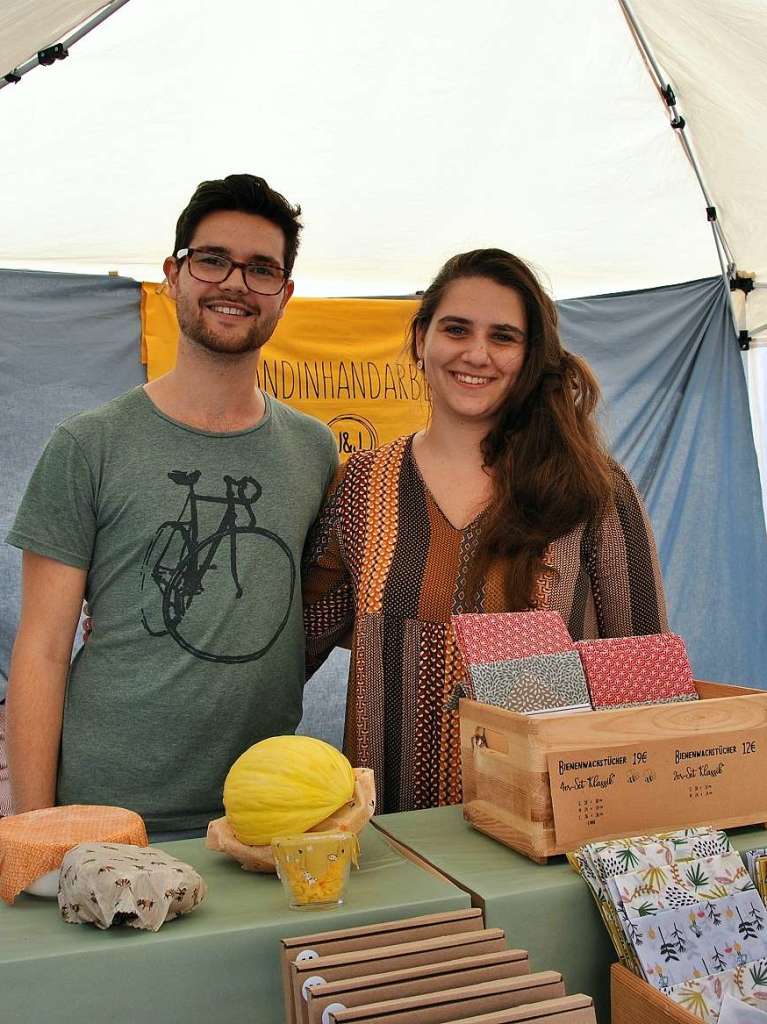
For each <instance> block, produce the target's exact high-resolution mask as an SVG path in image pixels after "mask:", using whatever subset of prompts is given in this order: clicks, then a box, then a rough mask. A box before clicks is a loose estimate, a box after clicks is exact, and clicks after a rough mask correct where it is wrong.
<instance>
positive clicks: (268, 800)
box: [224, 736, 355, 846]
mask: <svg viewBox="0 0 767 1024" xmlns="http://www.w3.org/2000/svg"><path fill="white" fill-rule="evenodd" d="M354 783H355V780H354V771H353V769H352V766H351V765H350V764H349V762H348V760H347V759H346V758H345V757H344V755H343V754H342V753H341V752H340V751H338V750H336V748H335V747H331V745H330V744H329V743H325V742H323V741H322V740H316V739H313V738H312V737H311V736H271V737H269V739H265V740H261V742H260V743H256V744H254V745H253V746H252V747H249V748H248V749H247V750H246V751H245V752H244V753H243V754H241V755H240V756H239V757H238V758H237V760H236V761H235V762H234V764H233V765H232V767H231V768H230V769H229V774H228V775H227V777H226V781H225V782H224V809H225V810H226V817H227V821H228V822H229V824H230V825H231V827H232V831H233V832H234V834H235V836H236V837H237V839H239V840H240V842H242V843H245V844H247V845H248V846H263V845H265V844H267V843H270V842H271V841H272V837H273V836H277V835H282V836H284V835H295V834H296V833H300V832H306V831H307V830H308V829H310V828H312V827H313V826H314V825H316V824H318V822H320V821H322V820H323V819H324V818H327V817H328V816H329V815H330V814H333V813H334V812H335V811H337V810H338V809H339V807H341V806H342V805H343V804H345V803H347V802H348V801H349V800H351V798H352V794H353V793H354Z"/></svg>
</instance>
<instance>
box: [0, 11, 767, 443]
mask: <svg viewBox="0 0 767 1024" xmlns="http://www.w3.org/2000/svg"><path fill="white" fill-rule="evenodd" d="M104 7H105V5H104V4H103V3H101V4H94V3H76V2H74V0H70V2H68V3H61V2H55V3H52V2H50V0H43V2H36V3H34V4H32V3H29V2H26V3H24V2H21V0H0V27H2V29H3V31H2V32H1V33H0V40H2V42H0V75H1V74H2V73H3V72H2V67H4V66H7V67H8V70H10V69H11V68H12V67H14V66H16V65H17V64H18V63H19V60H21V59H23V57H24V55H26V56H30V55H32V54H33V53H35V52H36V50H37V49H38V48H39V47H41V46H45V45H49V44H50V43H51V41H53V39H54V38H58V37H60V36H63V35H64V34H65V33H66V32H67V31H69V30H70V29H71V28H72V27H73V26H74V25H75V24H77V22H78V21H80V20H83V19H87V18H88V17H89V16H90V15H91V14H92V13H93V12H94V11H97V10H99V9H101V8H104ZM630 10H631V12H632V13H633V16H634V17H635V18H636V21H637V24H638V26H639V30H640V33H641V34H642V35H643V36H644V38H645V39H646V41H647V43H648V45H649V48H650V50H651V52H652V55H653V58H654V60H655V61H656V62H657V64H658V65H659V67H660V70H661V74H662V75H663V76H664V78H665V80H667V81H668V82H670V84H671V85H672V87H673V90H674V93H675V95H676V99H677V103H678V108H677V110H678V112H679V113H680V114H682V115H683V116H684V118H685V119H686V121H687V128H686V137H687V139H688V140H689V147H690V149H691V152H692V153H693V154H694V156H695V158H696V160H697V164H698V168H699V175H700V181H699V180H698V177H697V176H696V173H695V172H694V170H693V168H692V167H691V165H690V162H689V160H688V157H687V155H686V153H685V151H684V149H683V146H682V145H681V144H680V138H679V137H678V136H679V133H678V132H675V131H674V130H673V129H672V128H671V127H670V126H669V121H670V113H669V110H668V109H667V107H666V104H665V103H664V102H663V100H662V99H661V97H660V96H659V94H658V91H657V89H656V87H655V85H654V84H653V80H652V78H651V75H650V73H649V70H648V66H646V63H645V61H644V59H643V55H642V54H641V52H640V50H639V49H638V47H637V45H636V41H635V38H634V35H633V34H632V31H631V30H630V27H629V24H628V21H627V18H626V17H625V16H624V10H623V9H622V6H621V4H620V3H619V2H618V0H579V2H578V3H577V4H563V3H562V2H561V0H540V2H539V3H537V4H534V5H531V4H529V3H527V2H522V0H475V2H474V3H473V4H470V5H469V4H466V3H465V2H458V0H420V2H418V3H415V4H414V3H412V2H405V0H369V2H365V3H362V4H360V3H358V2H356V0H329V2H328V3H324V4H316V3H313V2H310V0H303V2H298V3H294V4H290V5H286V4H280V3H272V4H267V3H263V2H261V3H253V2H252V0H219V2H218V3H217V4H216V5H214V6H213V7H212V6H211V5H210V4H209V3H205V2H203V0H184V3H183V4H179V3H173V2H170V0H151V2H150V0H130V2H128V3H127V5H126V6H124V7H122V8H121V9H120V10H118V11H117V12H116V13H115V14H113V15H112V16H111V17H110V18H109V19H108V20H106V21H105V22H104V23H103V24H102V25H101V26H100V27H99V28H98V30H97V31H94V32H93V33H91V34H90V35H88V36H87V37H85V38H84V39H82V41H80V42H79V43H78V44H77V46H76V47H75V48H74V49H73V50H72V53H71V55H70V57H69V58H68V59H67V60H64V61H61V62H57V63H56V64H55V65H54V66H53V67H48V68H37V69H35V70H34V71H33V72H32V73H30V74H28V75H26V76H25V77H24V78H23V79H22V81H21V82H20V83H19V84H17V85H13V86H7V87H6V88H4V89H3V91H2V93H0V118H1V119H2V121H1V123H2V131H3V139H4V142H5V145H4V160H3V161H2V164H1V165H0V224H2V231H1V232H0V266H4V267H26V268H37V269H58V270H71V271H95V272H106V271H108V270H117V271H119V272H120V273H121V274H126V275H130V276H134V277H137V278H144V279H147V278H149V279H154V278H156V277H157V276H158V275H159V273H160V269H159V268H160V264H161V262H162V259H163V257H164V256H166V255H167V254H168V252H169V250H170V248H171V245H172V239H173V228H174V223H175V218H176V216H177V214H178V212H179V211H180V209H181V208H182V207H183V205H184V204H185V202H186V200H187V199H188V197H189V195H190V193H191V191H192V189H193V188H194V186H195V185H196V184H197V182H199V181H200V180H201V179H203V178H207V177H218V176H221V175H224V174H227V173H230V172H232V171H241V170H249V171H253V172H255V173H260V174H263V175H264V176H265V177H266V178H267V179H268V180H269V181H270V183H272V184H273V185H274V186H275V187H276V188H278V189H280V190H281V191H283V192H284V193H285V194H286V195H287V196H288V197H289V198H290V199H291V200H293V201H299V202H301V204H302V205H303V208H304V213H305V222H306V231H305V236H304V242H303V248H302V252H301V254H300V258H299V263H298V266H297V272H296V280H297V286H298V290H299V292H300V293H303V294H305V295H355V294H358V295H385V294H403V293H410V292H412V291H414V290H416V289H418V288H422V287H423V286H424V285H425V284H426V283H427V282H428V281H429V280H430V278H431V276H432V275H433V273H434V272H435V270H436V269H437V267H438V266H439V264H440V263H441V262H442V260H443V259H444V258H445V257H447V256H448V255H450V254H451V253H453V252H456V251H459V250H462V249H467V248H471V247H474V246H480V245H493V244H495V245H500V246H503V247H505V248H510V249H512V250H513V251H515V252H517V253H519V254H520V255H522V256H525V257H527V258H528V259H530V260H532V261H533V262H534V263H535V264H536V265H537V266H538V267H540V268H542V269H543V270H544V272H545V274H546V275H547V276H548V278H549V280H550V282H551V285H552V287H553V290H554V292H555V294H556V295H557V296H558V297H560V298H563V297H567V296H572V295H585V294H595V293H601V292H614V291H620V290H624V289H633V288H642V287H647V286H654V285H662V284H666V283H672V282H678V281H683V280H690V279H693V278H696V277H702V276H709V275H714V274H717V273H720V260H719V258H718V256H717V251H716V247H715V245H714V240H713V236H712V231H711V227H710V224H709V223H708V220H707V215H706V205H707V202H710V203H711V204H713V205H714V206H715V208H716V211H717V217H718V224H719V226H720V227H721V229H722V232H723V235H724V237H725V239H726V242H727V244H728V247H729V253H730V254H731V257H732V263H733V265H734V268H735V269H737V271H738V272H740V273H746V274H748V273H755V274H756V278H757V287H756V290H754V291H753V292H752V293H751V294H750V295H749V296H748V299H747V302H746V305H745V308H744V305H743V303H744V295H743V293H742V292H737V293H735V296H736V313H737V326H738V328H739V329H746V328H747V329H748V330H749V331H750V332H751V334H752V335H754V336H755V337H756V338H757V339H759V338H760V337H764V338H767V290H761V288H760V285H765V284H767V235H766V234H765V231H764V225H765V212H767V144H766V143H765V138H764V134H763V132H762V131H761V120H762V116H761V115H762V113H763V111H764V109H765V107H766V106H767V103H766V102H765V101H766V100H767V62H766V61H765V58H764V56H763V55H764V53H765V52H767V3H766V2H765V0H679V2H678V3H673V4H672V3H669V2H668V0H632V2H631V4H630ZM46 19H52V20H46ZM9 25H10V26H12V27H13V31H10V32H9V31H7V27H8V26H9ZM41 25H42V26H44V28H41V27H40V26H41ZM672 113H673V112H672ZM701 184H702V185H703V188H704V189H705V190H706V194H707V195H708V197H709V198H708V200H707V199H706V198H704V191H703V189H702V188H701ZM730 269H731V270H732V269H733V268H732V267H731V268H730ZM757 355H758V354H757V353H755V352H754V351H753V350H752V353H751V356H750V361H751V369H750V372H751V385H752V386H751V393H752V401H753V403H754V405H753V409H754V419H755V432H756V436H757V446H758V449H759V454H760V457H762V458H763V456H764V451H763V449H764V445H763V443H762V437H761V430H762V428H761V427H760V423H761V422H764V415H763V414H764V405H765V404H767V399H766V398H765V391H764V388H763V386H762V385H760V384H759V373H760V370H761V369H762V368H761V367H760V364H759V362H758V358H757Z"/></svg>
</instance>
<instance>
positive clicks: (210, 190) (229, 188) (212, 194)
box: [173, 174, 303, 275]
mask: <svg viewBox="0 0 767 1024" xmlns="http://www.w3.org/2000/svg"><path fill="white" fill-rule="evenodd" d="M219 210H236V211H237V212H238V213H255V214H258V216H259V217H263V218H264V219H265V220H268V221H271V223H272V224H275V225H276V226H277V227H278V228H280V229H281V230H282V233H283V235H284V236H285V257H284V258H285V270H286V271H287V272H288V275H290V274H291V272H292V270H293V264H294V263H295V261H296V253H297V252H298V236H299V233H300V231H301V228H302V227H303V225H302V224H301V221H300V220H299V219H298V218H299V217H300V216H301V207H300V206H291V205H290V203H289V202H288V201H287V199H286V198H285V196H283V195H280V193H279V192H275V191H274V189H272V188H269V185H268V184H267V182H266V181H264V179H263V178H258V177H256V175H255V174H228V175H227V176H226V177H225V178H216V179H215V180H214V181H203V182H200V184H199V185H198V186H197V188H196V189H195V190H194V195H193V196H192V198H191V199H190V200H189V203H188V204H187V206H186V208H185V209H184V210H183V211H182V212H181V216H180V217H179V218H178V222H177V223H176V241H175V244H174V248H173V254H174V255H175V254H176V253H177V252H178V251H179V249H188V248H189V244H190V243H191V241H192V238H193V236H194V233H195V231H196V230H197V226H198V224H199V223H200V221H201V220H202V219H203V218H204V217H207V216H208V214H209V213H217V212H218V211H219Z"/></svg>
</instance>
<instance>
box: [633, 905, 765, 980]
mask: <svg viewBox="0 0 767 1024" xmlns="http://www.w3.org/2000/svg"><path fill="white" fill-rule="evenodd" d="M632 926H633V934H634V949H635V950H636V954H637V958H638V960H639V962H640V964H641V965H642V970H643V971H644V975H645V978H646V979H647V981H649V983H650V984H651V985H652V986H653V987H655V988H659V989H664V988H670V987H671V986H672V985H678V984H682V983H683V982H685V981H689V980H690V979H691V978H703V977H706V976H707V975H709V974H718V973H721V972H722V971H727V970H729V969H730V968H732V967H745V965H746V964H748V963H750V962H752V961H754V960H761V959H763V958H765V957H767V911H765V906H764V904H763V903H762V900H761V898H760V897H759V894H758V893H756V892H738V893H733V894H732V895H730V896H724V897H722V899H719V900H709V901H705V902H702V903H696V904H695V906H693V907H679V908H678V909H676V910H665V911H661V912H660V913H659V914H655V915H653V916H651V917H640V918H635V919H634V920H633V921H632Z"/></svg>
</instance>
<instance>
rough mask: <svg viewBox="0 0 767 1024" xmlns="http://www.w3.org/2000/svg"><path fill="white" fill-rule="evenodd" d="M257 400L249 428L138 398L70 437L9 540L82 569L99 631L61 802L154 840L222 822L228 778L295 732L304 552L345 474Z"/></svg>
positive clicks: (49, 455)
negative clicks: (247, 755)
mask: <svg viewBox="0 0 767 1024" xmlns="http://www.w3.org/2000/svg"><path fill="white" fill-rule="evenodd" d="M265 397H266V414H265V416H264V419H263V420H262V421H261V422H260V423H259V424H258V425H257V426H255V427H253V428H251V429H249V430H242V431H237V432H233V433H225V434H211V433H207V432H205V431H201V430H196V429H194V428H192V427H189V426H186V425H184V424H182V423H178V422H176V421H174V420H171V419H169V418H168V417H167V416H164V415H163V414H162V413H161V412H160V411H159V410H158V409H157V407H156V406H155V405H154V404H153V402H152V401H151V400H150V399H149V397H148V396H147V394H146V392H145V391H144V389H143V388H141V387H139V388H135V389H134V390H133V391H130V392H128V394H126V395H123V396H121V397H120V398H117V399H115V400H114V401H112V402H109V403H108V404H107V405H104V406H102V407H101V408H99V409H96V410H94V411H93V412H87V413H83V414H81V415H79V416H75V417H73V418H72V419H69V420H67V421H65V422H64V423H63V424H62V425H61V426H60V427H59V428H58V429H57V430H56V432H55V433H54V435H53V437H52V438H51V440H50V442H49V443H48V446H47V447H46V449H45V451H44V452H43V455H42V456H41V458H40V461H39V463H38V465H37V468H36V469H35V471H34V474H33V476H32V479H31V481H30V483H29V487H28V488H27V492H26V494H25V496H24V499H23V501H22V504H21V508H20V509H19V512H18V515H17V517H16V521H15V523H14V526H13V529H12V530H11V532H10V533H9V535H8V538H7V539H8V542H9V543H10V544H13V545H15V546H16V547H20V548H24V549H27V550H29V551H34V552H36V553H37V554H40V555H45V556H47V557H49V558H53V559H55V560H56V561H59V562H64V563H65V564H67V565H72V566H75V567H77V568H82V569H87V570H88V578H87V586H86V596H87V600H88V602H89V604H90V606H91V609H92V614H93V621H94V630H93V635H92V637H91V639H90V640H89V642H88V643H87V644H86V645H85V647H84V648H82V649H81V650H80V651H79V652H78V654H77V656H76V657H75V659H74V661H73V663H72V668H71V671H70V675H69V681H68V685H67V692H66V698H65V703H64V723H63V730H62V742H61V761H60V765H59V777H58V791H57V799H58V801H59V802H60V803H66V804H71V803H85V804H112V805H118V806H122V807H129V808H131V809H133V810H135V811H138V813H139V814H141V815H142V816H143V817H144V819H145V820H146V822H147V825H148V827H149V828H150V829H189V828H198V827H202V826H204V825H205V824H206V823H207V821H209V820H210V819H211V818H213V817H216V816H217V815H219V814H221V813H222V809H221V808H222V802H221V801H222V788H223V783H224V778H225V776H226V773H227V771H228V769H229V767H230V765H231V764H232V762H233V761H234V760H235V759H236V758H237V757H238V756H239V755H240V754H241V753H242V751H243V750H245V749H246V748H247V747H249V746H250V745H251V744H253V743H256V742H258V740H261V739H263V738H264V737H266V736H272V735H278V734H284V733H290V732H293V731H294V730H295V728H296V726H297V725H298V722H299V721H300V718H301V703H302V689H303V682H304V634H303V622H302V611H301V586H300V582H301V581H300V567H301V552H302V548H303V545H304V540H305V538H306V534H307V531H308V530H309V528H310V526H311V524H312V522H313V520H314V518H315V516H316V514H317V511H318V510H319V506H320V503H321V501H322V497H323V494H324V492H325V489H326V487H327V485H328V483H329V482H330V480H331V478H332V475H333V472H334V470H335V467H336V463H337V453H336V447H335V442H334V440H333V436H332V434H331V432H330V431H329V430H328V428H327V427H326V426H325V425H324V424H322V423H320V422H318V421H317V420H315V419H312V418H311V417H310V416H305V415H304V414H302V413H299V412H296V411H295V410H293V409H291V408H289V407H288V406H286V405H283V404H282V403H280V402H277V401H276V400H274V399H272V398H270V397H269V396H265Z"/></svg>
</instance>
